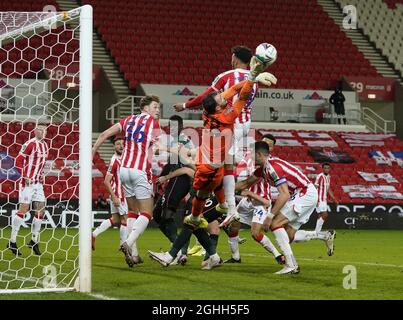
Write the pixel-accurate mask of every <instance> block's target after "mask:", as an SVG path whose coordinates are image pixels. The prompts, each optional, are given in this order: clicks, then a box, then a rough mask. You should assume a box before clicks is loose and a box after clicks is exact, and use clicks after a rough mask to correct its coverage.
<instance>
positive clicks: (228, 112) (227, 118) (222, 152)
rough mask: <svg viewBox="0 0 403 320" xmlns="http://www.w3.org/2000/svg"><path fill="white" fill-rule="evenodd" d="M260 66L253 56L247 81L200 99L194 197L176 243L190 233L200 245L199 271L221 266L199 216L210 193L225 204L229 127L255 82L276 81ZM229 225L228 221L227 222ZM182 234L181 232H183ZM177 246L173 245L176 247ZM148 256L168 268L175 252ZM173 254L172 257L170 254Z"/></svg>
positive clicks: (229, 139)
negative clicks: (203, 262)
mask: <svg viewBox="0 0 403 320" xmlns="http://www.w3.org/2000/svg"><path fill="white" fill-rule="evenodd" d="M263 70H264V65H263V64H262V63H261V62H260V61H258V59H256V58H255V57H253V58H252V60H251V71H250V72H249V75H248V80H244V81H242V82H240V83H238V84H236V85H234V86H232V87H231V88H229V89H227V90H226V91H224V92H223V93H221V94H218V93H217V92H214V93H210V94H209V95H208V96H207V97H205V98H204V99H203V122H204V130H203V133H202V143H201V145H200V147H199V149H198V153H197V156H196V173H195V178H194V182H193V189H194V190H195V191H196V196H195V197H194V198H193V201H192V214H190V215H188V216H186V217H185V219H184V228H183V230H182V233H181V234H183V233H186V236H184V237H183V238H181V237H180V236H178V239H177V240H178V241H182V240H184V239H185V238H186V237H187V236H188V238H187V239H186V241H187V240H188V239H189V238H190V236H191V234H192V232H194V234H195V235H196V237H197V238H198V240H199V242H200V244H201V245H202V246H203V247H204V248H205V249H206V252H207V253H208V255H209V259H208V261H207V263H206V265H205V266H204V267H203V269H208V270H209V269H211V268H213V267H215V266H218V265H220V264H221V259H220V257H219V256H218V254H217V253H216V251H215V248H214V246H212V245H211V241H210V238H209V236H208V234H207V232H206V231H205V230H204V229H205V228H206V227H207V225H208V223H207V221H206V220H205V219H204V218H202V217H201V215H202V212H203V209H204V207H205V203H206V200H207V198H208V197H209V196H210V193H212V192H214V194H215V197H216V198H217V200H218V202H219V205H220V206H221V207H222V206H223V205H224V203H225V196H224V190H223V188H222V181H223V176H224V161H225V158H226V154H227V153H228V150H229V148H230V147H231V143H232V134H233V125H234V122H235V120H236V118H237V117H238V116H239V114H240V113H241V111H242V109H243V107H244V106H245V104H246V103H247V101H248V99H249V96H250V94H251V91H252V90H253V87H254V84H255V81H256V82H257V81H261V82H263V83H265V84H267V85H271V84H272V83H276V82H277V79H276V78H275V77H274V76H273V75H271V74H269V73H262V72H263ZM235 95H239V98H238V100H237V101H236V102H235V103H234V104H230V103H228V99H231V98H233V97H234V96H235ZM228 221H229V222H230V220H228ZM184 231H185V232H184ZM176 247H177V246H176ZM149 254H150V257H151V258H153V259H155V260H157V261H158V262H160V263H161V264H163V265H165V266H167V265H169V264H170V263H171V262H172V260H173V259H174V257H175V256H176V254H177V252H176V253H175V252H163V253H156V252H151V251H149ZM173 254H175V255H173Z"/></svg>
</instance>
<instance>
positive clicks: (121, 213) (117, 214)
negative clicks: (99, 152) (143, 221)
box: [92, 137, 127, 250]
mask: <svg viewBox="0 0 403 320" xmlns="http://www.w3.org/2000/svg"><path fill="white" fill-rule="evenodd" d="M123 144H124V140H123V138H122V137H115V138H114V140H113V145H114V148H115V154H114V155H113V156H112V158H111V161H110V163H109V168H108V172H107V173H106V175H105V180H104V184H105V187H106V190H108V192H109V194H110V199H109V204H110V208H111V217H110V218H109V219H106V220H104V221H102V223H101V224H100V226H99V227H98V228H96V229H95V230H94V231H93V232H92V250H95V239H96V238H97V237H98V236H99V235H100V234H101V233H103V232H105V231H106V230H108V229H109V228H110V227H112V226H115V225H117V226H120V245H122V243H123V242H124V241H125V240H126V238H127V203H126V199H125V196H124V193H123V186H122V183H121V181H120V176H119V170H120V166H121V161H122V151H123Z"/></svg>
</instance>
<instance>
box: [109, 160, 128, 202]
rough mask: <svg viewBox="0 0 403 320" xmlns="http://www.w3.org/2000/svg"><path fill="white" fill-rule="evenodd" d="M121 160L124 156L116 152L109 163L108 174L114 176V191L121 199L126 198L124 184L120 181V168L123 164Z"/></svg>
mask: <svg viewBox="0 0 403 320" xmlns="http://www.w3.org/2000/svg"><path fill="white" fill-rule="evenodd" d="M121 160H122V156H119V155H118V154H116V153H115V154H114V155H113V156H112V158H111V162H110V163H109V168H108V174H110V175H112V176H113V178H112V180H111V185H112V190H113V193H114V194H115V195H116V196H117V197H118V198H119V199H120V200H124V199H125V196H124V193H123V186H122V183H121V181H120V176H119V169H120V166H121Z"/></svg>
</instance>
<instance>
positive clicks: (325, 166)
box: [322, 162, 330, 174]
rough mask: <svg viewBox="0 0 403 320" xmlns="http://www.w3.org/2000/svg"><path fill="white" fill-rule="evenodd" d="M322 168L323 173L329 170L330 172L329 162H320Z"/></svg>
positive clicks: (327, 172)
mask: <svg viewBox="0 0 403 320" xmlns="http://www.w3.org/2000/svg"><path fill="white" fill-rule="evenodd" d="M322 170H323V173H324V174H329V172H330V163H328V162H324V163H323V164H322Z"/></svg>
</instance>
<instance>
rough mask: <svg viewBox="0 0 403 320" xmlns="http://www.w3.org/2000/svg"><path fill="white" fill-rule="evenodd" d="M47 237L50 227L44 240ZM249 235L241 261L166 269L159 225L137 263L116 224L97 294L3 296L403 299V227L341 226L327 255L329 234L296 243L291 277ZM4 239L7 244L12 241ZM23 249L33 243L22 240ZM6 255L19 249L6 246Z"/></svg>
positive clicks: (98, 268)
mask: <svg viewBox="0 0 403 320" xmlns="http://www.w3.org/2000/svg"><path fill="white" fill-rule="evenodd" d="M60 232H62V231H60ZM46 236H47V233H46V231H45V232H43V233H42V235H41V240H42V241H43V240H44V239H46ZM241 237H246V238H247V239H248V241H247V242H246V243H245V244H242V245H240V251H241V258H242V263H240V264H224V265H223V266H222V267H219V268H216V269H214V270H211V271H206V270H201V268H200V263H201V260H202V258H201V257H190V258H189V261H188V264H187V265H186V266H180V265H179V266H170V267H168V268H164V267H162V266H160V265H159V264H158V263H157V262H155V261H153V260H151V259H150V258H149V257H148V255H147V250H148V249H150V250H154V251H159V250H167V249H168V248H169V246H170V243H169V242H168V240H167V239H166V238H165V237H164V236H163V235H162V233H161V232H160V231H159V230H158V229H148V230H146V232H145V233H144V234H143V236H142V237H141V238H140V240H139V242H138V247H139V250H140V253H141V256H142V257H143V258H144V264H141V265H137V266H135V267H133V268H129V267H127V265H126V263H125V262H124V259H123V254H122V253H121V252H119V251H118V248H119V231H118V230H117V229H115V230H109V231H107V232H105V233H103V234H101V235H100V236H99V237H98V238H97V243H96V251H94V252H93V273H92V276H93V293H92V295H87V294H80V293H74V292H68V293H56V294H50V293H44V294H12V295H0V299H41V300H43V299H58V300H63V299H135V300H139V299H151V300H153V299H158V300H164V299H178V300H188V299H191V300H193V299H202V300H203V299H213V300H215V299H217V300H226V299H241V300H260V299H269V300H271V299H325V300H326V299H337V300H338V299H341V300H346V299H354V300H356V299H403V232H402V231H384V230H382V231H380V230H368V231H359V230H338V231H337V237H336V242H335V244H336V246H335V254H334V256H332V257H328V256H327V254H326V249H325V245H324V243H323V242H322V241H318V240H314V241H310V242H305V243H297V244H293V245H292V247H293V250H294V253H295V255H296V258H297V260H298V262H299V264H300V267H301V273H300V274H298V275H285V276H279V275H274V274H273V273H274V272H276V271H278V270H280V268H281V267H280V266H279V265H277V264H276V263H275V260H274V259H273V258H272V257H271V256H269V255H268V254H267V253H266V251H264V250H263V248H261V247H260V246H259V245H258V244H257V243H255V241H253V240H252V238H251V237H250V235H249V231H247V230H243V231H242V232H241ZM270 237H271V235H270ZM271 239H272V241H273V243H275V242H274V240H273V238H272V237H271ZM193 242H194V240H193V239H192V242H191V245H192V243H193ZM0 245H1V246H2V248H4V247H5V245H6V243H0ZM22 251H23V252H25V253H28V252H29V249H28V248H27V247H22ZM218 253H219V254H220V256H221V257H222V258H223V259H227V258H229V257H230V254H229V248H228V245H227V236H226V235H225V234H224V233H222V235H221V237H220V240H219V244H218ZM3 258H4V259H11V258H12V255H11V253H7V252H6V253H3ZM31 258H32V259H33V261H34V259H35V257H30V259H31ZM56 258H57V259H58V257H56ZM28 260H29V259H28ZM343 269H345V270H347V271H348V272H349V273H343ZM354 269H355V270H356V279H357V281H356V289H346V288H345V286H343V283H347V284H348V283H351V281H350V282H349V279H345V277H348V276H351V270H354Z"/></svg>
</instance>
